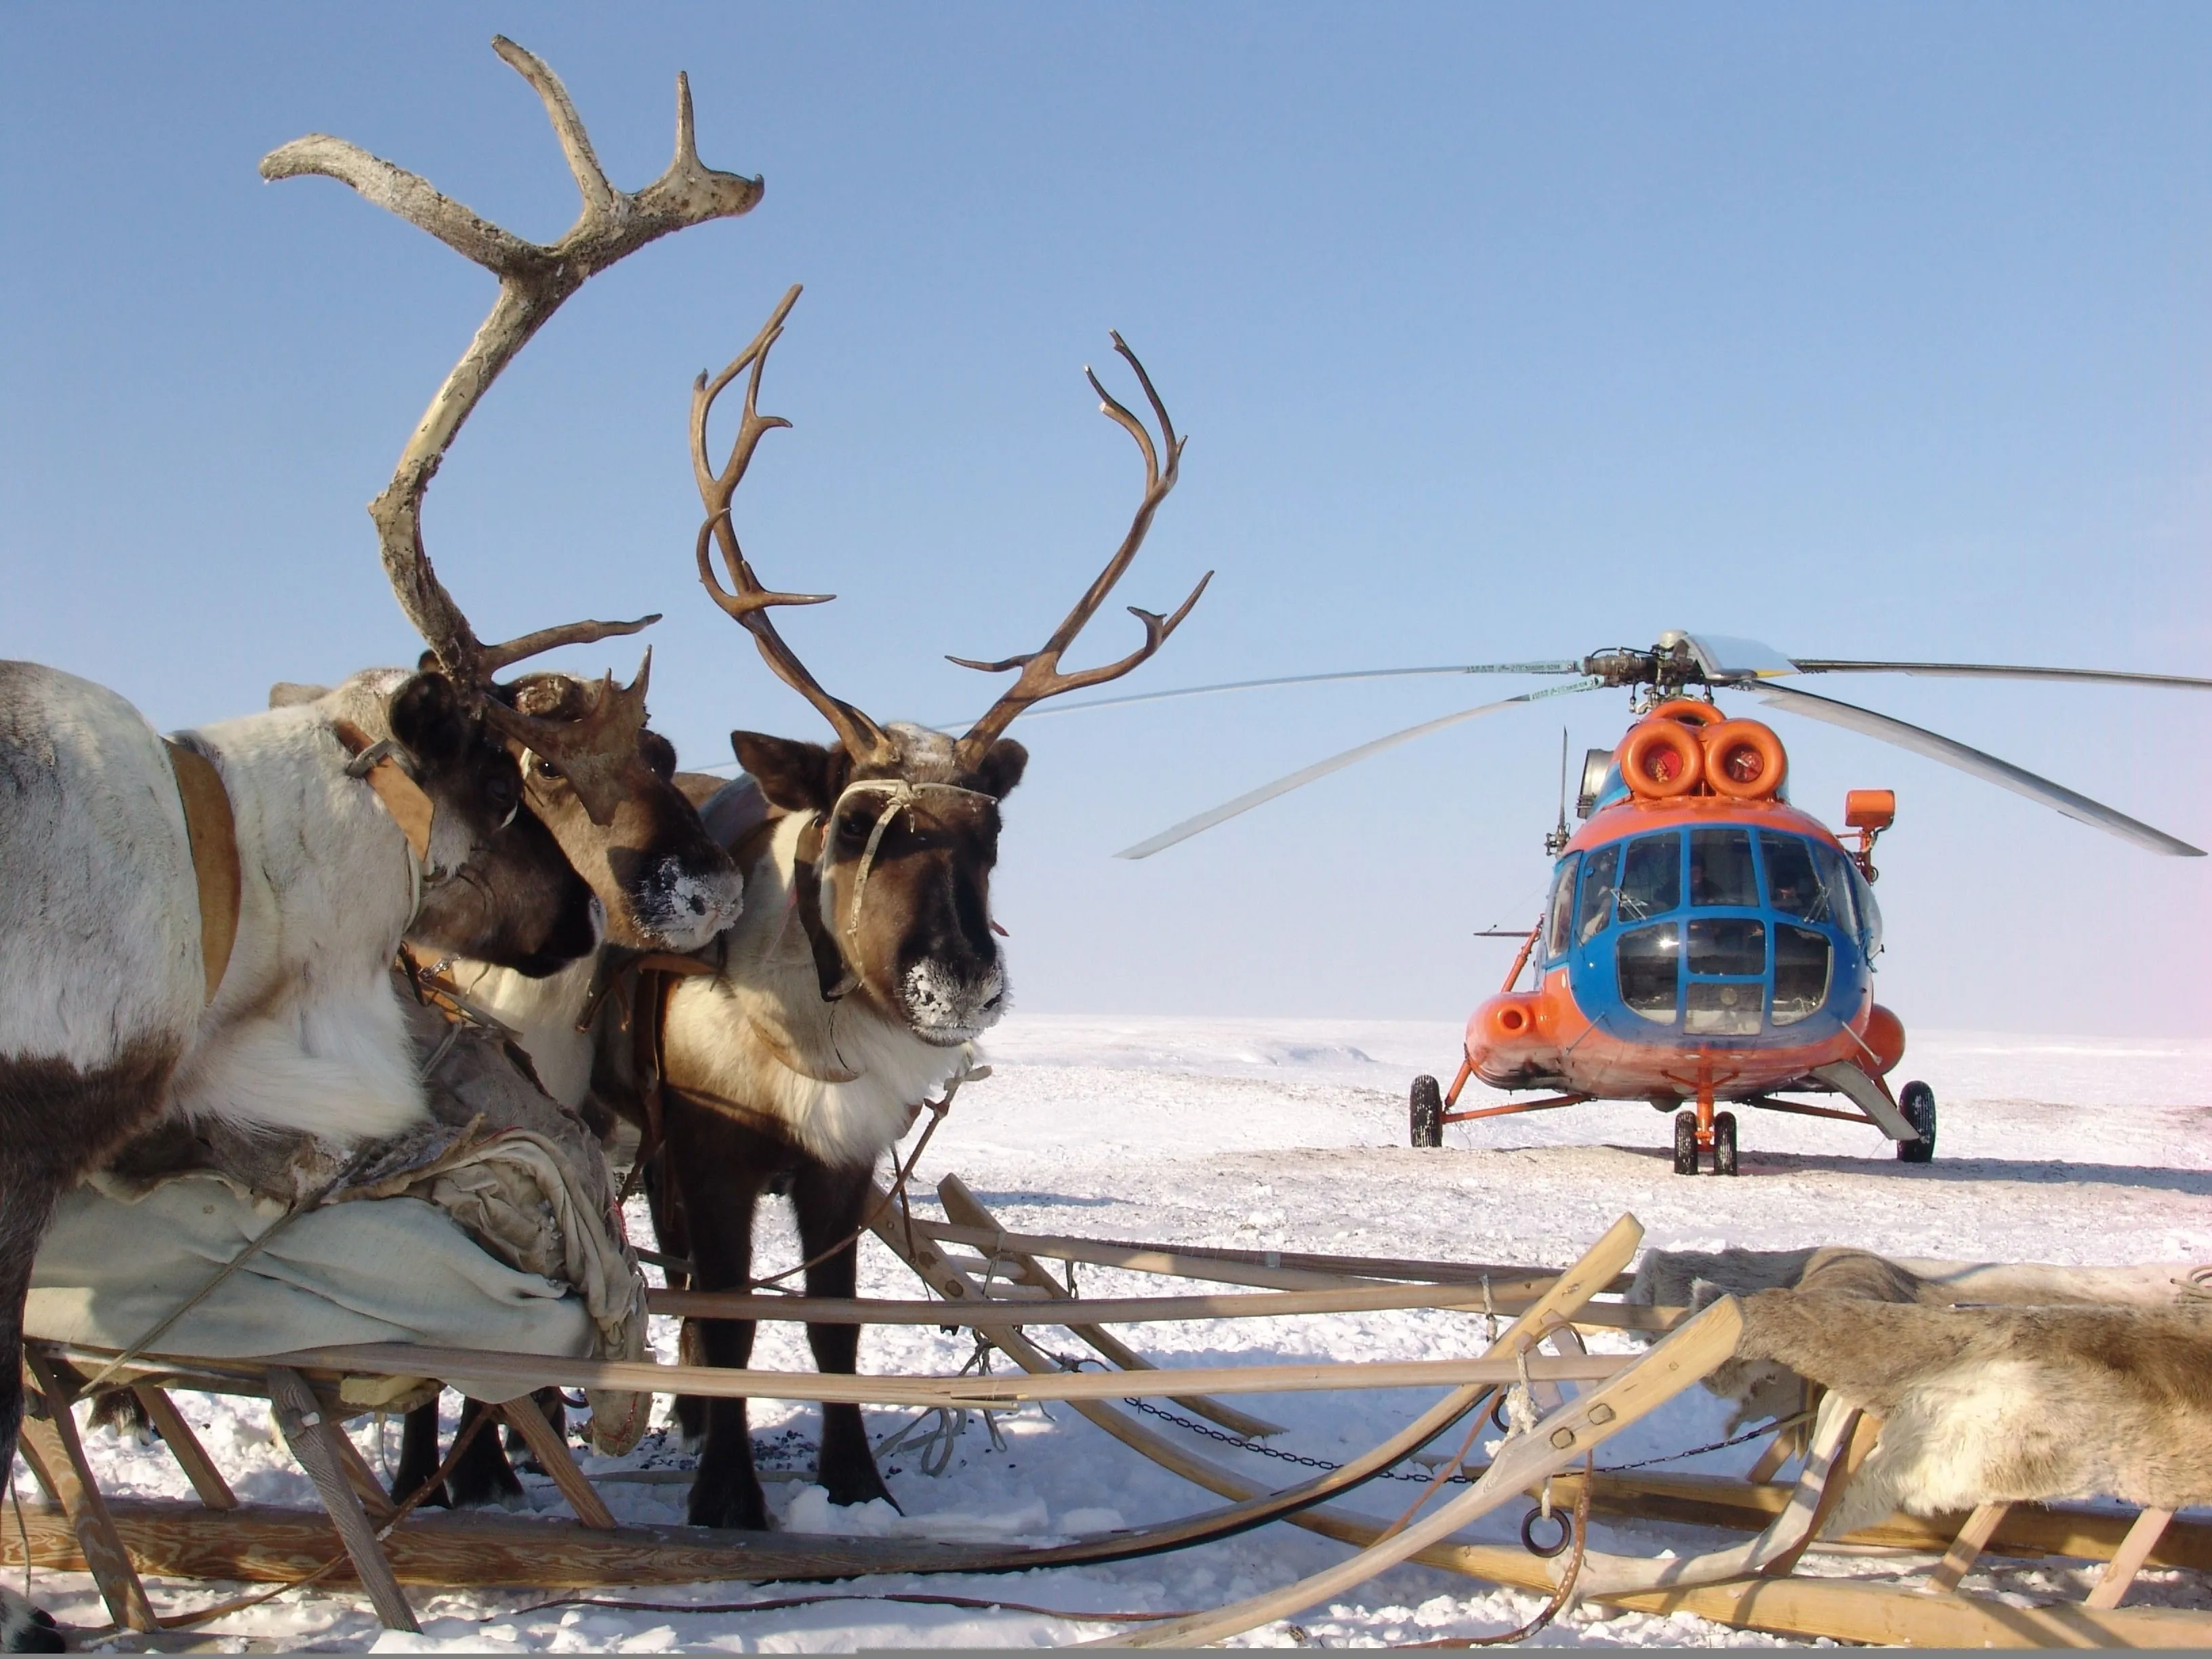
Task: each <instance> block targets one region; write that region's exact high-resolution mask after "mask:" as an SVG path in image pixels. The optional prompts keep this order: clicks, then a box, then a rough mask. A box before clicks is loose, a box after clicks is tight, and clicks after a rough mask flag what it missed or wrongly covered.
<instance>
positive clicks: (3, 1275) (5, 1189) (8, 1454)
mask: <svg viewBox="0 0 2212 1659" xmlns="http://www.w3.org/2000/svg"><path fill="white" fill-rule="evenodd" d="M53 1202H54V1191H53V1188H52V1185H51V1184H46V1183H40V1182H35V1181H32V1180H27V1179H25V1178H24V1177H23V1172H21V1171H20V1170H17V1169H15V1168H14V1167H12V1166H11V1165H10V1164H9V1160H8V1159H7V1158H6V1157H5V1155H4V1153H0V1470H7V1471H9V1473H10V1477H11V1478H12V1474H13V1470H14V1468H15V1436H16V1431H18V1430H19V1429H20V1428H21V1426H22V1422H23V1298H24V1297H26V1296H27V1295H28V1294H29V1292H30V1288H31V1261H32V1258H33V1256H34V1255H36V1254H37V1253H38V1248H39V1239H40V1236H41V1235H42V1234H43V1233H44V1232H45V1231H46V1218H47V1217H48V1215H49V1214H51V1213H52V1209H53ZM66 1650H67V1644H65V1643H64V1642H63V1640H62V1638H61V1634H60V1632H58V1631H57V1630H56V1629H55V1628H54V1621H53V1620H52V1618H51V1617H50V1616H49V1615H48V1614H47V1613H45V1612H43V1611H42V1610H40V1608H38V1607H33V1606H32V1605H31V1603H30V1602H28V1601H25V1600H24V1599H23V1597H22V1596H21V1595H18V1594H17V1593H16V1592H15V1591H14V1590H11V1589H6V1588H5V1587H0V1653H62V1652H64V1651H66Z"/></svg>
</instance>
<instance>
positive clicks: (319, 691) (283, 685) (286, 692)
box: [269, 680, 331, 708]
mask: <svg viewBox="0 0 2212 1659" xmlns="http://www.w3.org/2000/svg"><path fill="white" fill-rule="evenodd" d="M330 694H331V688H330V687H329V686H327V685H301V684H299V683H298V682H297V681H295V680H279V681H277V682H276V684H274V685H272V686H270V688H269V706H270V708H298V707H299V706H300V705H301V703H307V702H320V701H321V700H322V699H323V698H325V697H327V696H330Z"/></svg>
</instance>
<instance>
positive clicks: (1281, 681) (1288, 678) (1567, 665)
mask: <svg viewBox="0 0 2212 1659" xmlns="http://www.w3.org/2000/svg"><path fill="white" fill-rule="evenodd" d="M1582 671H1583V665H1582V664H1581V663H1579V662H1474V663H1451V664H1446V665H1443V666H1442V667H1438V668H1357V669H1351V670H1347V671H1340V672H1337V673H1332V674H1285V675H1283V676H1281V677H1280V678H1274V679H1265V680H1225V681H1224V682H1222V683H1221V684H1218V685H1184V686H1178V687H1176V688H1174V689H1173V690H1166V691H1134V692H1131V693H1129V694H1128V695H1127V696H1120V697H1092V698H1091V699H1090V700H1089V701H1088V702H1070V703H1043V704H1040V705H1039V706H1038V707H1036V708H1032V709H1030V711H1029V712H1028V713H1027V714H1024V716H1023V718H1024V720H1042V719H1044V718H1045V717H1046V716H1047V715H1049V714H1075V713H1077V712H1079V710H1082V709H1085V708H1120V707H1121V706H1122V705H1124V704H1126V703H1133V702H1167V701H1168V700H1169V699H1170V698H1172V697H1210V696H1213V695H1214V694H1215V693H1217V692H1221V691H1259V690H1265V689H1267V688H1268V687H1270V686H1277V685H1323V684H1328V683H1330V682H1332V681H1336V680H1391V679H1405V678H1417V677H1419V676H1423V675H1431V674H1579V673H1581V672H1582Z"/></svg>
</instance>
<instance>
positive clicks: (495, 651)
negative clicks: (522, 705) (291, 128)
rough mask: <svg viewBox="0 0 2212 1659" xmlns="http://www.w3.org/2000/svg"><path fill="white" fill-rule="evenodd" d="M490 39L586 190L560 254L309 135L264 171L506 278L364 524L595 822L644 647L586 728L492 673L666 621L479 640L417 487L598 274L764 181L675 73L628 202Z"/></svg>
mask: <svg viewBox="0 0 2212 1659" xmlns="http://www.w3.org/2000/svg"><path fill="white" fill-rule="evenodd" d="M491 44H492V50H493V51H495V52H497V53H498V54H499V55H500V57H501V58H503V59H505V60H506V62H507V64H509V65H511V66H512V67H513V69H514V70H516V72H517V73H519V74H520V75H521V76H522V77H523V79H525V80H526V81H527V82H530V84H531V86H532V88H534V89H535V90H536V91H537V94H538V97H539V98H540V99H541V100H544V105H545V112H546V113H547V115H548V116H550V118H551V119H552V122H553V131H554V134H555V136H556V137H557V138H559V140H560V141H561V149H562V153H563V154H564V155H566V156H567V158H568V171H569V172H570V173H573V174H574V176H575V180H576V187H577V189H578V191H580V192H581V194H582V197H583V210H582V211H581V212H580V213H579V214H578V216H577V218H576V222H575V223H574V225H572V226H570V227H569V228H568V234H566V235H564V236H562V238H561V240H559V241H557V242H555V243H553V244H552V245H551V246H540V245H538V243H535V242H528V241H525V240H523V239H522V238H520V237H519V236H516V235H513V234H510V233H509V232H507V231H505V230H502V229H501V228H500V227H498V226H497V225H495V224H493V223H492V222H490V221H489V220H487V219H483V218H482V217H480V216H477V214H475V213H472V212H471V211H470V210H468V209H467V208H466V207H465V206H463V205H462V204H460V203H459V202H456V201H454V200H453V198H452V197H449V196H446V195H444V194H442V193H441V191H438V190H437V189H435V187H433V186H432V185H430V184H429V182H428V180H426V179H422V178H420V177H418V176H417V175H416V174H415V173H410V172H408V171H407V170H406V169H405V168H404V167H395V166H393V165H392V163H391V162H389V161H384V160H382V159H381V158H380V157H378V156H374V155H370V154H369V153H368V151H367V150H364V149H361V148H360V147H359V146H357V145H355V144H352V143H348V142H347V141H346V140H344V139H343V138H333V137H330V136H329V135H328V134H325V133H311V134H309V135H308V136H307V137H304V138H295V139H294V140H293V141H292V142H291V143H289V144H286V145H284V146H283V148H282V149H275V150H272V151H270V153H269V154H268V155H265V156H264V157H262V160H261V176H262V177H263V178H264V179H295V178H298V177H300V176H301V175H302V174H306V173H319V174H321V175H322V176H323V177H325V178H329V179H337V180H338V181H339V182H340V183H342V184H346V185H351V186H352V187H353V188H354V189H355V190H356V191H359V192H360V193H361V194H362V196H363V197H366V198H368V200H369V201H371V202H374V204H376V205H377V206H379V207H380V208H383V209H385V210H387V211H389V212H392V213H394V214H397V215H398V216H399V217H400V218H402V219H404V220H406V221H407V222H408V223H410V224H411V225H414V226H416V228H419V229H422V230H426V231H428V232H429V233H430V234H431V235H433V236H435V237H436V238H437V239H438V240H440V241H441V242H443V243H445V244H446V245H447V246H448V247H450V248H452V249H453V250H454V251H455V252H458V253H460V254H463V255H465V257H467V258H470V259H472V260H474V261H475V262H476V263H477V264H480V265H482V266H483V267H484V269H485V270H489V271H490V272H491V273H492V275H494V276H496V277H498V278H499V298H498V299H497V301H495V302H494V304H493V306H492V308H491V313H490V315H489V316H488V317H486V318H485V319H484V320H483V325H482V326H481V327H479V328H478V329H477V332H476V337H475V338H474V339H473V340H471V342H470V343H469V347H468V349H467V350H466V351H465V352H463V353H462V354H461V358H460V361H459V362H457V363H455V364H454V365H453V372H452V373H451V374H447V376H446V380H445V384H443V385H442V386H440V387H439V388H438V392H437V395H436V396H435V397H434V398H431V400H430V407H429V409H428V411H427V412H425V413H424V415H423V416H422V422H421V423H420V424H419V425H417V426H416V428H415V433H414V435H413V436H412V437H410V439H409V440H408V441H407V447H406V448H405V449H404V450H403V451H402V452H401V453H400V456H399V464H398V466H397V467H396V468H394V469H393V471H392V483H390V484H389V485H388V486H387V487H386V489H385V491H384V493H383V494H382V495H379V496H378V497H377V498H376V499H375V500H374V501H372V502H371V503H370V504H369V509H368V511H369V516H370V517H371V518H372V519H374V520H375V522H376V528H377V532H378V537H379V539H380V543H381V546H382V552H383V558H384V568H385V573H386V575H388V576H389V577H390V578H391V580H392V590H393V592H396V593H397V594H398V598H399V608H400V609H401V610H402V611H404V612H406V614H407V619H408V621H410V623H413V624H414V625H415V628H416V631H417V632H419V633H420V634H421V635H422V637H423V639H424V640H425V641H428V644H429V647H430V648H431V650H433V651H434V652H435V653H437V656H438V660H439V662H440V663H441V665H443V666H444V668H445V669H446V671H447V673H448V674H450V675H451V676H452V677H453V678H454V679H455V680H456V681H457V682H458V683H459V684H460V685H461V686H462V687H463V688H464V689H465V690H468V691H470V692H471V693H473V694H475V695H476V696H477V697H478V698H479V699H480V700H481V702H482V705H483V712H484V717H485V719H486V720H489V721H490V722H491V723H492V724H493V725H494V726H497V727H498V728H499V729H500V730H501V731H503V732H507V734H508V735H509V736H511V737H513V738H516V739H518V740H519V741H520V742H523V743H526V744H528V745H529V746H530V747H532V749H534V750H538V752H539V753H540V754H543V755H544V756H546V757H548V758H549V759H551V760H553V761H554V762H555V763H556V764H559V765H561V767H562V770H563V771H564V772H566V773H568V775H569V777H570V781H572V782H573V783H575V784H576V785H577V787H578V793H580V795H582V796H583V798H584V800H585V805H586V807H587V808H588V809H589V810H590V811H591V813H592V817H594V818H595V819H596V818H599V817H600V816H601V811H602V810H603V808H605V806H606V805H608V803H606V802H605V800H603V799H602V800H599V801H595V800H594V799H593V796H594V795H603V794H604V793H605V792H604V790H602V789H600V788H599V787H594V786H593V784H592V781H590V780H589V779H588V777H587V776H586V774H588V773H590V772H592V770H594V768H593V767H592V765H591V764H590V757H591V755H592V754H593V753H595V752H596V753H602V754H613V753H619V752H621V750H623V747H624V746H625V744H627V746H628V747H629V748H631V749H634V748H635V738H636V733H637V730H638V728H639V727H641V726H642V724H643V721H644V718H645V690H646V684H647V669H649V667H650V665H651V657H650V653H648V654H647V665H646V667H645V668H641V670H640V671H639V673H638V678H637V679H636V680H635V682H633V683H632V684H630V685H629V687H627V688H623V689H617V687H616V685H615V684H614V679H613V677H612V676H611V675H610V676H609V677H608V678H606V680H605V681H604V682H603V683H602V685H601V688H600V695H599V700H598V702H597V705H596V707H595V708H594V709H593V711H592V714H589V715H588V716H586V718H585V719H584V720H579V721H570V722H556V721H549V720H532V719H531V718H529V717H527V716H525V715H520V714H515V713H514V712H513V710H511V709H508V708H506V707H505V706H504V705H503V704H501V703H500V702H497V701H496V700H495V699H494V698H492V697H491V696H489V691H490V689H491V682H492V678H493V676H495V674H497V673H498V672H499V671H501V670H502V669H506V668H509V667H512V666H513V665H514V664H516V663H518V662H520V661H521V660H523V659H525V658H526V657H532V656H536V655H537V654H538V653H540V652H542V651H550V650H551V649H552V648H553V647H556V646H561V645H578V644H590V643H591V642H592V641H597V640H603V639H607V638H610V637H611V636H613V635H620V634H635V633H636V632H637V631H638V630H639V629H641V628H644V627H646V626H647V625H648V624H650V623H654V622H657V621H659V617H657V616H656V617H640V618H639V619H638V620H636V621H635V622H626V623H608V622H576V623H563V624H562V625H561V626H559V627H556V628H546V629H539V630H538V631H537V632H536V633H532V634H526V635H522V636H521V637H520V638H519V639H513V640H508V641H506V642H505V643H503V644H500V645H489V646H488V645H485V644H484V643H483V642H482V641H479V640H478V639H477V636H476V633H475V631H474V630H473V629H471V628H470V626H469V622H468V618H467V617H465V616H464V615H463V614H462V612H461V608H460V607H459V605H456V604H455V603H454V602H453V596H452V595H451V594H450V593H448V592H447V591H446V588H445V586H444V584H443V583H441V582H440V581H439V580H438V576H437V573H436V572H435V570H434V569H432V568H431V565H430V558H429V555H428V553H427V552H426V551H425V550H423V546H422V495H423V492H424V491H425V490H427V489H428V488H429V484H430V480H431V478H432V477H435V475H436V473H437V471H438V465H439V463H440V462H441V460H442V459H444V457H445V453H446V451H447V448H448V447H450V446H451V445H452V443H453V438H454V436H455V435H456V434H458V433H459V431H460V429H461V426H462V423H463V422H465V421H466V420H467V419H468V417H469V416H470V414H471V412H472V411H473V410H475V408H476V406H477V403H478V401H479V400H480V399H481V398H483V394H484V392H486V391H487V390H489V387H490V386H491V383H492V381H493V380H495V379H497V378H498V376H499V373H500V371H501V369H503V368H506V367H507V363H508V362H509V361H511V360H512V359H513V356H514V355H515V354H516V353H517V352H519V351H520V350H521V349H522V348H523V347H524V346H525V345H526V344H528V343H529V342H530V338H531V337H532V335H534V334H535V333H537V331H538V330H539V329H540V328H542V327H543V326H544V324H545V321H546V319H548V318H550V316H552V314H553V313H554V312H555V311H556V310H557V309H558V308H559V307H560V306H561V303H562V301H564V300H566V299H567V298H568V296H569V295H571V294H574V292H575V291H576V290H577V289H579V288H580V287H582V286H583V285H584V283H586V281H588V280H589V279H590V278H591V277H592V276H593V275H595V274H596V273H598V272H599V271H601V270H605V269H606V268H607V267H608V266H609V265H611V264H614V263H615V262H616V261H617V259H620V258H623V257H624V256H625V255H628V254H630V253H634V252H636V251H637V250H638V249H639V248H641V247H643V246H645V245H646V244H647V243H648V242H651V241H653V240H657V239H659V238H660V237H662V236H665V235H666V234H669V232H671V231H674V230H681V229H683V228H684V227H685V226H687V225H696V224H703V223H705V222H708V220H712V219H723V218H728V217H731V216H734V215H737V214H740V213H744V212H747V211H749V210H750V209H751V208H752V207H753V206H754V205H755V204H757V202H759V200H760V198H761V193H762V190H763V185H762V182H761V180H759V179H747V178H744V177H742V176H741V175H738V174H736V173H719V172H716V171H714V169H713V168H710V167H704V166H702V164H701V163H700V161H699V153H698V148H697V144H696V140H695V138H694V136H693V132H692V120H691V88H690V82H688V81H687V80H686V79H685V77H684V76H682V75H678V76H677V77H676V154H675V156H674V159H673V160H671V161H670V162H669V164H668V169H667V171H666V172H665V173H662V174H661V175H660V177H659V178H658V179H654V180H653V182H652V183H651V184H649V185H647V186H646V187H645V188H644V189H643V190H641V191H636V192H635V194H632V193H629V192H626V191H618V190H617V189H615V188H614V187H613V186H612V185H610V184H609V183H608V182H607V177H606V174H605V173H604V172H603V171H601V169H600V167H599V157H598V156H597V155H595V154H593V152H592V141H591V137H590V135H589V134H588V133H586V131H585V130H584V123H583V120H582V118H581V117H580V116H579V115H578V114H577V113H576V106H574V104H573V103H572V102H570V101H569V98H568V89H567V88H565V87H563V86H562V84H561V82H560V78H559V77H558V76H556V75H555V74H554V73H553V71H552V70H550V69H548V68H546V66H545V65H544V64H543V63H541V62H540V61H539V60H538V58H536V57H534V56H533V55H532V54H531V53H530V52H526V51H525V50H523V48H522V47H520V46H517V45H515V44H514V42H513V41H512V40H507V38H506V37H505V36H504V35H494V36H493V37H492V43H491Z"/></svg>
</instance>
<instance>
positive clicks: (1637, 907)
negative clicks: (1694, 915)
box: [1620, 829, 1682, 921]
mask: <svg viewBox="0 0 2212 1659" xmlns="http://www.w3.org/2000/svg"><path fill="white" fill-rule="evenodd" d="M1681 902H1682V836H1681V832H1680V831H1679V830H1673V829H1670V830H1668V832H1667V833H1666V834H1665V835H1663V836H1638V837H1637V838H1636V839H1635V840H1634V841H1632V842H1629V843H1628V856H1627V858H1626V861H1625V862H1624V863H1623V865H1622V866H1621V877H1620V919H1621V920H1622V921H1644V919H1645V918H1646V917H1649V916H1657V915H1665V914H1666V913H1667V912H1668V911H1669V910H1672V909H1674V908H1675V907H1676V906H1678V905H1680V903H1681Z"/></svg>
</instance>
